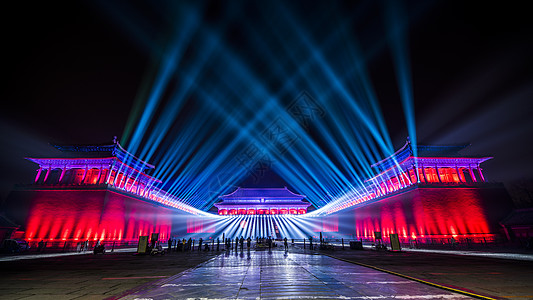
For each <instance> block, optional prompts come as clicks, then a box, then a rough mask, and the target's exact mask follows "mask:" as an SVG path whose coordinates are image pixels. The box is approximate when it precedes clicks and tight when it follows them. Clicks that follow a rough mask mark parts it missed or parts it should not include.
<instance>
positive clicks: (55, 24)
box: [0, 1, 533, 199]
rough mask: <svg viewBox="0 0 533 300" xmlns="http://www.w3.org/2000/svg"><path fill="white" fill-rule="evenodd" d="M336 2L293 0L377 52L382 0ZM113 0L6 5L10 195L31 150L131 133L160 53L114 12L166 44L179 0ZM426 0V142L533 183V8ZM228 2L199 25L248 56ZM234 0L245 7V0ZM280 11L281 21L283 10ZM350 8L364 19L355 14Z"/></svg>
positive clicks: (419, 104) (422, 95)
mask: <svg viewBox="0 0 533 300" xmlns="http://www.w3.org/2000/svg"><path fill="white" fill-rule="evenodd" d="M108 2H109V1H108ZM326 2H327V1H323V2H317V3H314V2H313V1H301V2H289V3H290V4H289V6H290V7H291V8H292V9H293V11H294V10H296V11H297V12H298V17H299V19H300V20H302V21H301V24H302V26H303V27H304V28H307V29H308V30H309V31H310V32H312V34H313V35H316V36H327V35H328V34H331V33H330V32H323V31H324V30H325V29H321V28H320V27H318V28H317V26H315V24H316V23H319V22H317V21H318V20H319V19H320V18H321V13H322V12H323V14H324V18H332V19H335V16H336V14H338V17H339V18H344V19H347V20H349V22H351V23H352V24H353V27H354V28H357V29H354V31H355V32H357V33H358V38H359V40H360V42H361V44H362V48H363V51H370V49H367V48H365V47H366V45H370V44H372V43H373V42H374V40H375V39H377V38H378V37H379V36H380V34H382V33H381V29H380V28H381V27H382V26H383V20H382V17H381V13H382V11H381V8H382V6H381V5H376V4H368V5H365V3H367V2H356V1H355V2H354V1H347V2H334V3H335V5H333V6H334V7H333V8H331V9H327V8H326V7H325V6H327V5H326V4H325V3H326ZM420 2H423V3H425V4H421V3H420ZM104 3H105V1H103V2H99V1H88V2H85V1H64V2H62V1H58V2H56V1H52V2H49V1H46V2H43V1H40V2H34V3H28V2H18V1H10V2H9V3H8V4H6V3H4V4H3V9H2V21H1V22H2V40H3V42H2V44H3V47H2V48H3V50H4V51H3V52H4V55H3V64H2V65H3V70H4V73H5V75H4V81H3V85H2V86H3V88H2V89H1V91H0V93H1V98H2V108H1V109H0V126H1V127H0V128H1V138H0V139H1V141H2V143H1V149H2V158H1V168H2V170H3V172H2V176H1V179H0V180H1V186H0V188H1V194H0V195H1V197H2V199H4V198H5V197H6V195H7V193H8V191H9V190H10V189H11V187H12V185H13V184H15V183H28V182H31V180H32V177H33V174H34V173H33V170H34V169H35V166H33V165H32V163H29V162H27V161H25V160H24V159H23V157H25V156H48V155H54V153H55V152H54V151H55V150H54V149H53V148H51V147H50V146H49V145H48V143H59V144H71V143H93V142H94V143H102V142H107V141H110V140H111V139H112V137H113V136H114V135H117V136H119V137H120V136H121V135H122V133H123V132H124V129H125V126H126V123H127V121H128V116H129V114H130V111H131V109H132V106H133V103H134V101H135V99H136V97H137V96H138V95H139V94H140V92H139V90H140V88H141V85H142V82H143V78H145V76H146V74H147V73H148V72H149V71H150V70H151V69H150V68H151V67H152V66H153V64H152V62H153V60H154V55H155V56H157V53H156V54H154V51H153V49H152V51H151V50H150V49H149V46H148V47H147V45H146V44H143V42H142V41H140V40H142V39H141V38H140V37H139V36H136V33H135V32H134V31H132V30H131V28H132V27H131V26H129V27H128V26H127V25H124V22H123V20H122V19H120V17H119V16H118V15H114V14H113V12H112V11H113V7H114V8H117V7H119V8H120V7H127V8H128V9H129V10H123V11H121V14H120V15H122V16H124V15H126V16H129V17H130V18H129V21H130V22H133V23H134V25H135V26H133V27H137V28H143V29H144V31H143V33H144V34H147V37H145V38H148V40H150V41H153V42H154V43H156V42H160V43H161V44H164V43H165V39H166V38H167V37H168V36H170V35H171V34H172V31H174V30H179V28H168V24H171V22H169V21H168V20H164V19H163V20H162V19H161V18H160V16H161V15H164V11H165V9H167V8H168V7H172V5H168V3H166V4H165V3H164V2H157V1H156V2H152V1H133V2H128V1H123V2H120V1H110V2H109V3H112V5H106V4H104ZM187 3H194V2H187ZM244 3H247V4H244ZM260 3H261V2H257V3H256V2H251V1H250V2H243V4H242V7H240V8H239V11H240V12H241V14H238V15H239V17H235V18H241V19H242V18H246V19H247V21H249V22H254V21H255V17H256V16H258V15H259V14H262V13H263V12H262V9H263V7H262V5H261V4H260ZM368 3H375V1H368ZM378 3H380V2H378ZM428 3H429V1H419V2H411V1H407V2H406V3H404V4H405V7H406V11H407V15H408V19H409V26H408V31H407V37H408V42H409V43H408V47H407V49H408V51H409V52H408V54H409V58H410V62H409V66H410V68H411V74H412V78H411V79H412V89H413V99H414V104H415V117H416V125H417V135H418V140H419V142H420V143H440V144H445V143H462V142H469V143H471V144H472V147H471V149H470V152H471V154H474V153H475V154H483V155H491V156H494V157H495V159H494V160H492V161H489V162H487V163H486V164H485V172H486V177H487V178H488V179H490V180H495V181H504V182H511V181H514V180H518V179H522V178H531V177H532V171H531V170H533V157H532V156H533V142H532V139H533V121H532V120H533V118H532V117H531V116H532V113H533V76H532V72H531V70H533V55H531V53H533V34H532V32H533V31H532V29H533V26H532V24H533V21H532V19H531V16H530V14H529V13H528V12H529V11H530V10H528V9H526V7H525V4H521V3H519V2H511V3H506V4H505V5H504V4H503V3H498V4H499V5H496V4H487V3H486V2H484V1H437V2H434V3H432V4H428ZM224 4H225V2H224V1H213V2H205V3H203V5H201V8H200V11H201V16H202V20H201V22H205V24H210V25H211V26H219V25H220V24H221V23H222V22H227V23H228V24H229V25H228V28H227V30H225V31H224V33H223V36H222V37H221V39H222V40H223V41H225V42H226V43H227V44H228V45H230V46H231V47H233V48H234V49H237V50H236V53H238V54H239V55H243V56H246V55H248V54H247V53H246V49H247V48H246V42H245V40H246V39H247V37H246V34H245V33H243V32H244V31H243V30H242V28H239V25H238V24H239V23H238V22H237V25H234V23H233V22H232V14H231V13H228V11H227V9H226V8H225V7H224ZM315 4H316V5H315ZM191 5H194V4H191ZM232 5H233V6H241V4H239V2H232ZM198 6H200V5H198ZM110 7H111V8H110ZM361 7H365V10H364V13H360V11H358V10H361ZM110 11H111V12H110ZM243 11H244V12H245V13H244V14H242V12H243ZM270 14H271V17H272V19H273V20H274V22H275V19H276V13H275V11H274V12H270ZM352 15H353V16H356V17H354V18H353V19H350V18H348V17H349V16H352ZM265 30H267V29H265ZM367 43H368V44H367ZM241 44H242V45H241ZM152 46H153V45H152ZM241 46H242V47H241ZM155 47H157V46H155ZM238 49H241V50H238ZM388 50H389V49H387V47H386V46H385V47H383V49H382V50H381V51H379V52H378V53H377V54H375V56H373V57H372V59H371V60H370V61H369V63H368V70H369V72H370V77H371V80H372V83H373V85H374V88H375V90H376V94H377V96H378V99H379V101H380V105H381V109H382V112H383V116H384V118H385V120H386V122H387V127H388V128H389V132H390V136H391V139H392V141H393V143H394V147H395V148H398V147H400V146H402V145H403V142H404V141H405V137H406V136H407V129H406V125H405V121H404V118H403V112H402V111H403V110H402V106H401V102H400V100H399V94H398V86H397V83H396V78H395V73H394V67H393V62H392V59H391V55H390V51H388ZM239 51H240V52H239ZM155 52H157V51H155ZM247 61H248V62H249V61H250V60H247ZM259 63H260V62H258V64H259ZM254 67H256V66H254ZM259 67H260V66H259ZM266 84H268V85H270V86H272V87H273V89H275V88H276V86H277V85H279V84H280V83H279V82H276V81H275V80H272V81H271V82H268V83H266Z"/></svg>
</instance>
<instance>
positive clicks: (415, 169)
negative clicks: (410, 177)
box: [413, 165, 420, 183]
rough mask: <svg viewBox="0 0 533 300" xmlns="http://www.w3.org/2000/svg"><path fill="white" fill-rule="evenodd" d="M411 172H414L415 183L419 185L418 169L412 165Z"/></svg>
mask: <svg viewBox="0 0 533 300" xmlns="http://www.w3.org/2000/svg"><path fill="white" fill-rule="evenodd" d="M413 171H414V172H415V177H416V182H417V183H420V174H418V167H417V166H416V165H413Z"/></svg>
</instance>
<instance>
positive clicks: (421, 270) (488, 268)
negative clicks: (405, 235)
mask: <svg viewBox="0 0 533 300" xmlns="http://www.w3.org/2000/svg"><path fill="white" fill-rule="evenodd" d="M322 253H323V254H326V255H330V256H333V257H336V258H340V259H345V260H347V261H351V262H356V263H360V264H364V265H370V266H373V267H377V268H381V269H384V270H388V271H392V272H398V273H401V274H403V275H407V276H411V277H415V278H418V279H421V280H425V281H429V282H432V283H436V284H439V285H443V286H447V287H452V288H458V289H460V290H464V291H470V292H474V293H476V294H481V295H487V296H490V297H495V298H503V299H533V284H532V283H533V261H532V260H530V259H524V258H523V257H518V258H519V259H520V260H515V259H509V257H506V258H505V259H503V258H495V257H490V256H488V255H487V256H484V255H479V254H480V253H462V254H460V255H458V254H457V253H454V252H448V253H442V252H434V251H432V252H430V251H402V252H389V251H370V250H364V251H361V250H349V249H346V250H335V251H322ZM510 257H513V255H510Z"/></svg>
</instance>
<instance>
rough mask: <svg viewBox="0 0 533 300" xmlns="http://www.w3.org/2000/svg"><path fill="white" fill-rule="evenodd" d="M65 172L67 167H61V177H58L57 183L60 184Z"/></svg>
mask: <svg viewBox="0 0 533 300" xmlns="http://www.w3.org/2000/svg"><path fill="white" fill-rule="evenodd" d="M66 171H67V166H64V167H63V170H61V175H60V176H59V180H58V181H57V183H61V180H63V177H64V176H65V172H66Z"/></svg>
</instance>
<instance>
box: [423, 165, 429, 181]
mask: <svg viewBox="0 0 533 300" xmlns="http://www.w3.org/2000/svg"><path fill="white" fill-rule="evenodd" d="M422 176H424V182H425V183H428V178H427V176H426V169H425V168H424V166H422Z"/></svg>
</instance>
